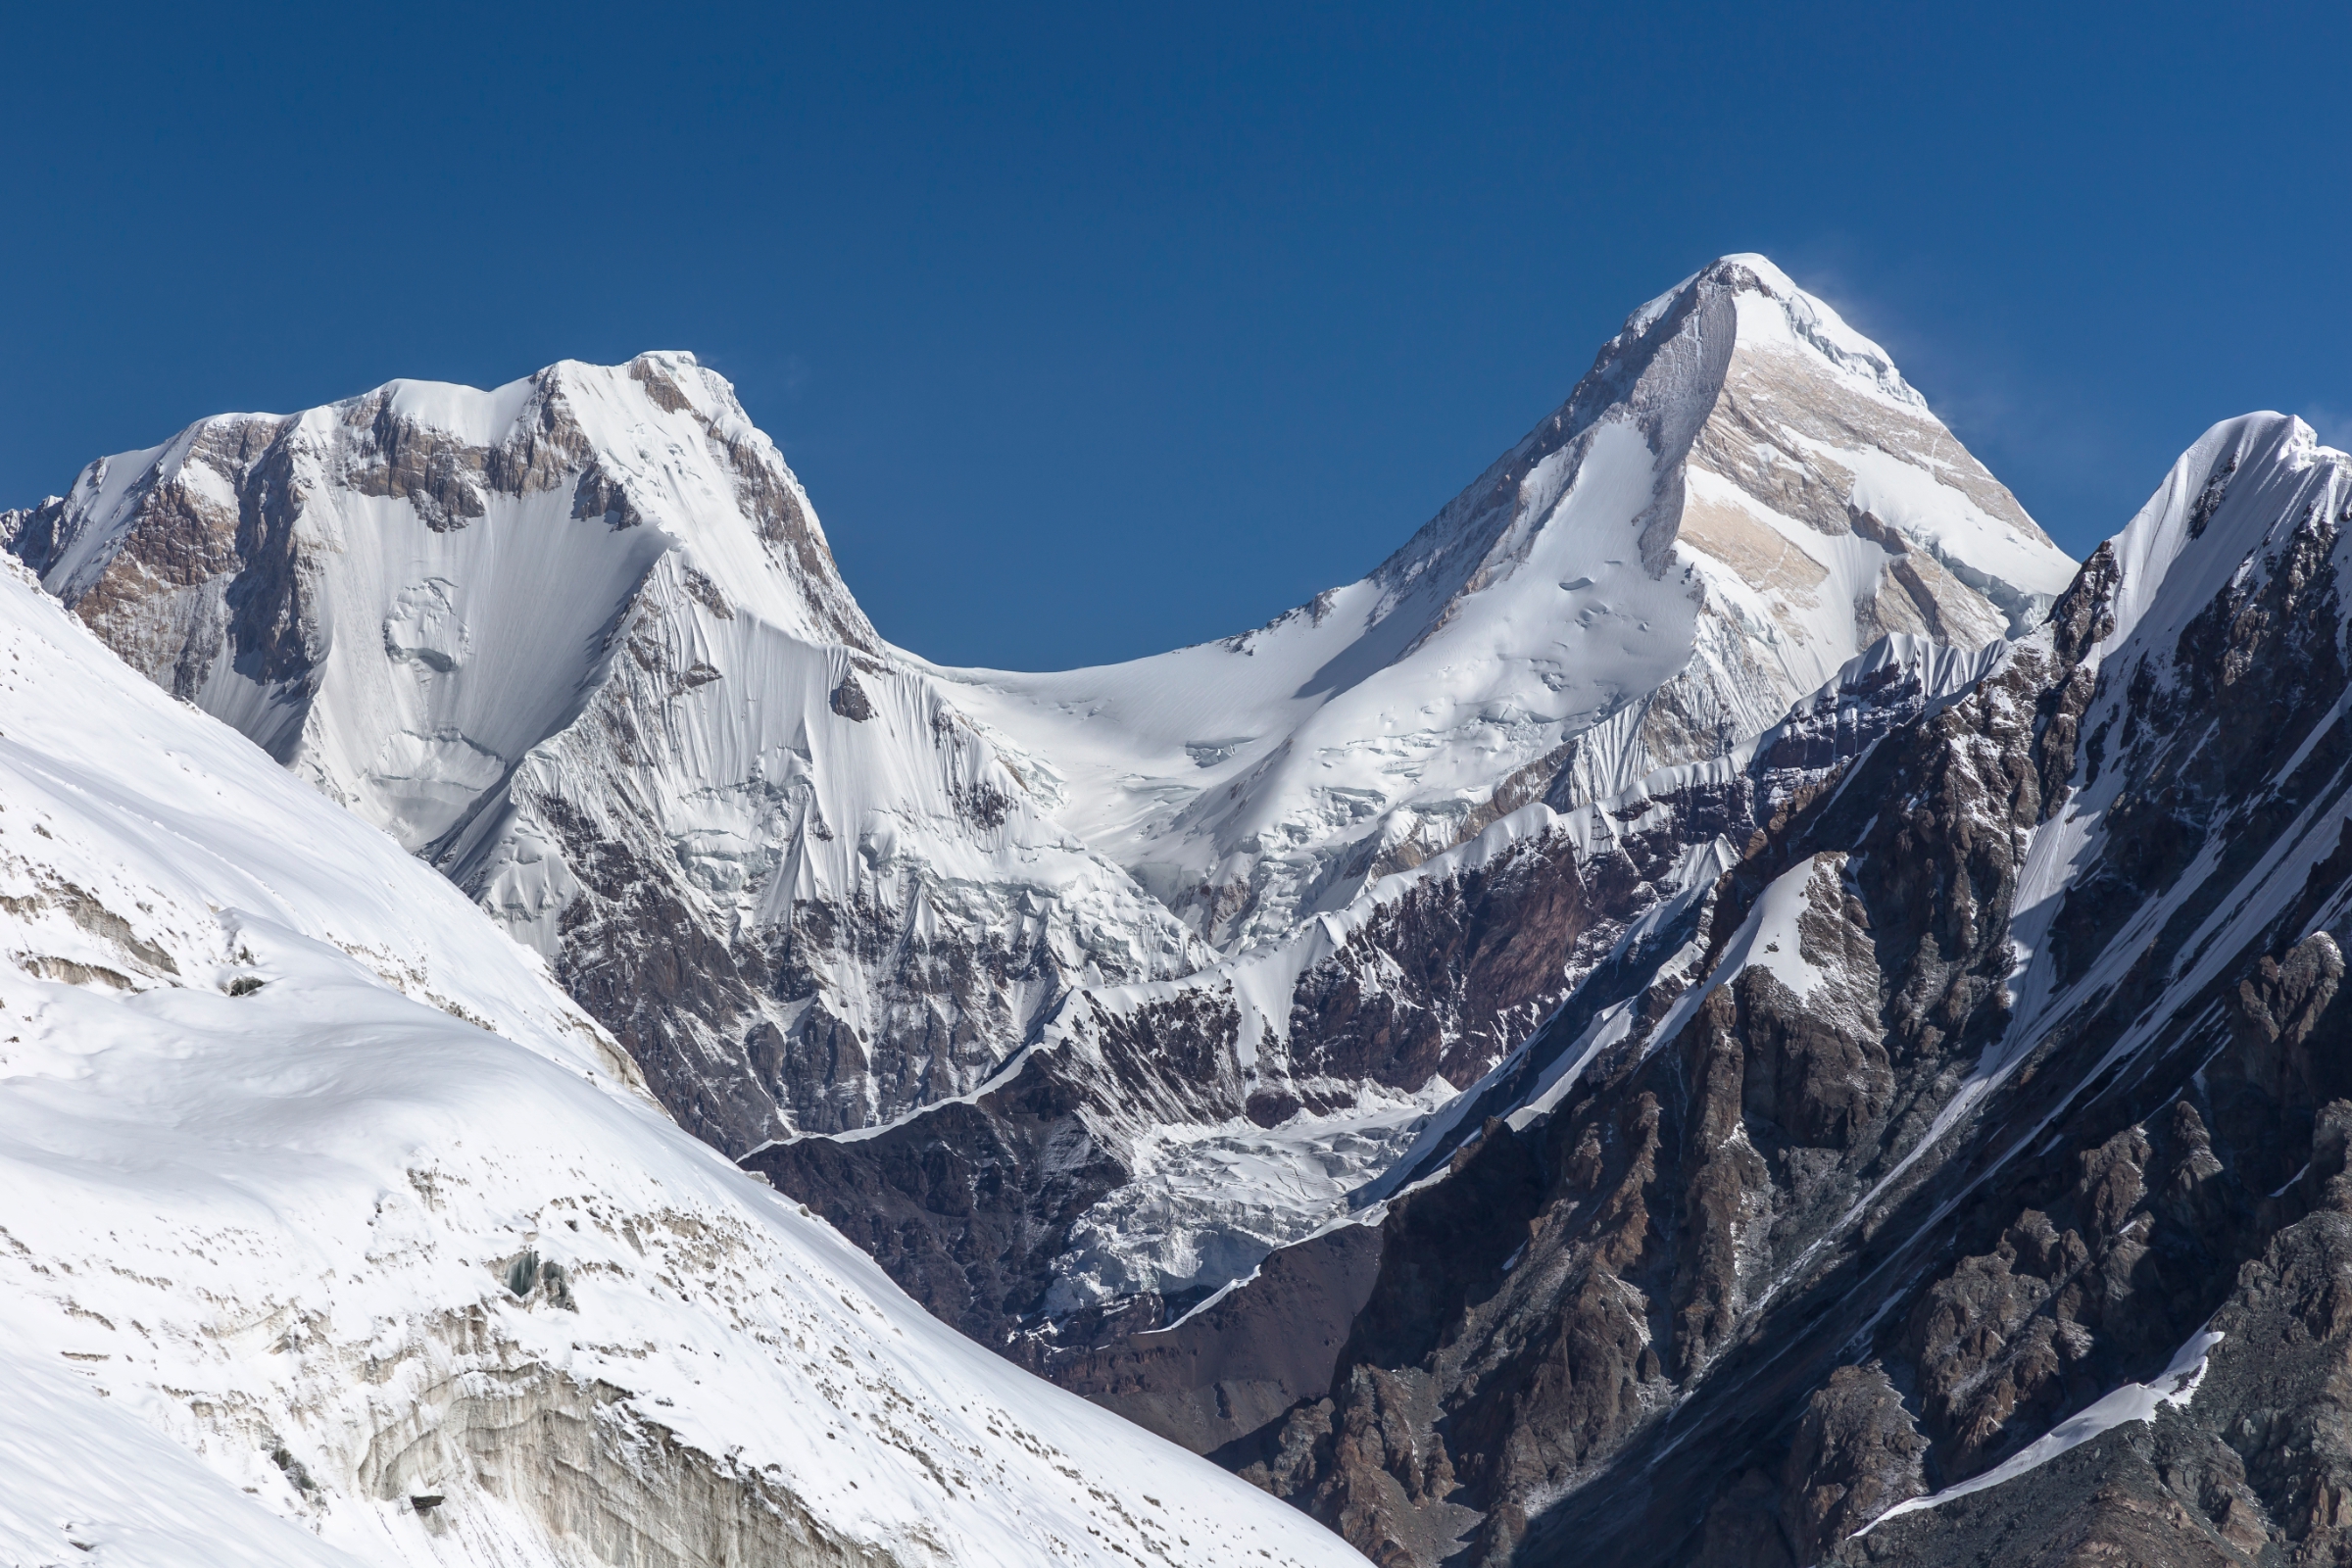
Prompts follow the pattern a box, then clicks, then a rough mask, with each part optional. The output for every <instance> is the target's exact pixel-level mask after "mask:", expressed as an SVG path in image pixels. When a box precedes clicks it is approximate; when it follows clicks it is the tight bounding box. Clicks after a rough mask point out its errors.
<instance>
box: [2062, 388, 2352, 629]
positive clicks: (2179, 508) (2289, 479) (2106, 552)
mask: <svg viewBox="0 0 2352 1568" xmlns="http://www.w3.org/2000/svg"><path fill="white" fill-rule="evenodd" d="M2326 522H2333V523H2335V524H2337V525H2342V524H2345V523H2352V455H2347V454H2345V453H2343V452H2339V451H2337V450H2335V449H2334V448H2332V447H2328V446H2324V445H2322V444H2321V442H2320V438H2319V435H2318V433H2317V432H2315V431H2314V430H2313V429H2312V427H2311V426H2310V425H2308V424H2306V423H2304V422H2303V421H2302V420H2301V419H2298V418H2295V417H2292V416H2291V415H2284V414H2274V413H2268V412H2265V413H2256V414H2244V415H2240V416H2238V417H2235V418H2232V419H2224V420H2223V421H2222V422H2220V423H2219V424H2216V425H2215V426H2213V428H2211V429H2209V430H2207V431H2206V432H2205V433H2204V434H2203V435H2202V436H2199V437H2198V438H2197V440H2196V441H2195V442H2194V443H2193V444H2192V445H2191V446H2190V447H2189V448H2188V450H2187V451H2185V452H2183V453H2182V454H2180V458H2179V460H2178V461H2176V462H2175V463H2174V465H2173V466H2172V469H2171V471H2170V472H2169V473H2167V474H2166V475H2165V478H2164V482H2163V483H2162V484H2161V485H2159V486H2157V488H2156V493H2155V494H2154V495H2152V496H2150V497H2149V498H2148V501H2147V504H2146V505H2145V506H2143V507H2141V508H2140V510H2139V512H2138V513H2137V515H2134V516H2133V517H2132V519H2131V523H2130V524H2129V525H2128V526H2127V527H2126V528H2125V529H2124V531H2123V532H2122V533H2120V534H2118V535H2117V536H2116V537H2115V539H2114V540H2113V541H2111V542H2110V543H2109V544H2107V545H2104V546H2102V547H2101V552H2102V555H2103V556H2104V557H2105V558H2106V560H2105V561H2104V562H2097V558H2094V562H2097V564H2101V565H2104V566H2106V567H2108V568H2109V569H2111V570H2112V571H2113V573H2114V575H2115V582H2114V584H2113V587H2112V590H2111V593H2110V597H2109V600H2108V611H2109V613H2110V615H2111V616H2112V620H2113V624H2112V626H2110V627H2109V628H2108V629H2107V630H2106V633H2105V635H2104V636H2103V637H2101V638H2100V639H2099V641H2100V642H2101V644H2102V645H2103V646H2104V647H2105V648H2107V649H2114V648H2120V647H2122V646H2124V645H2125V644H2126V643H2127V642H2130V641H2132V640H2134V639H2136V640H2138V641H2140V642H2142V643H2144V644H2146V645H2147V646H2149V647H2168V646H2170V645H2171V644H2172V643H2173V642H2175V641H2177V640H2178V638H2179V636H2180V631H2181V629H2182V626H2183V625H2184V624H2185V618H2186V617H2187V616H2188V615H2190V614H2192V613H2198V612H2200V611H2202V610H2203V608H2204V607H2205V606H2206V605H2207V604H2209V603H2210V602H2211V601H2212V600H2213V598H2214V596H2215V595H2216V594H2217V593H2219V592H2221V590H2222V589H2223V588H2224V587H2225V586H2229V585H2234V586H2236V587H2238V588H2240V589H2241V590H2242V589H2244V588H2246V587H2247V586H2248V585H2249V583H2250V582H2251V581H2252V580H2253V579H2255V578H2257V577H2260V576H2267V575H2268V573H2269V570H2270V569H2271V567H2272V565H2273V564H2274V563H2273V562H2272V561H2270V560H2269V559H2267V558H2269V557H2270V556H2273V555H2275V553H2276V552H2277V551H2278V548H2279V547H2280V546H2282V545H2283V544H2285V543H2286V542H2287V539H2288V537H2289V536H2291V535H2293V534H2294V533H2295V532H2296V531H2297V530H2299V529H2306V528H2309V527H2311V526H2313V525H2314V524H2315V523H2326ZM2176 579H2179V581H2176ZM2168 585H2170V586H2168ZM2160 603H2161V604H2163V605H2165V606H2168V607H2171V610H2172V613H2171V615H2170V617H2169V618H2168V619H2167V620H2166V622H2165V623H2163V624H2149V625H2143V624H2142V622H2143V621H2144V620H2146V618H2147V617H2148V616H2149V614H2150V613H2151V612H2152V611H2153V609H2154V608H2155V607H2156V606H2157V605H2159V604H2160Z"/></svg>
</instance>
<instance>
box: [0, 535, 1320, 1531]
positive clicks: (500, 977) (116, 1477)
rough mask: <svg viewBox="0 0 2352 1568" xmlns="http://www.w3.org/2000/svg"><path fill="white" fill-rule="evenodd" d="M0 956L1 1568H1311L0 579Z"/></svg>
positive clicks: (1205, 1479)
mask: <svg viewBox="0 0 2352 1568" xmlns="http://www.w3.org/2000/svg"><path fill="white" fill-rule="evenodd" d="M0 950H4V951H5V953H6V955H7V959H8V961H7V962H6V964H5V965H0V1024H4V1026H5V1028H4V1032H0V1373H4V1375H6V1377H7V1379H8V1384H9V1395H8V1397H6V1398H5V1399H0V1556H5V1557H6V1558H7V1559H8V1560H11V1561H18V1560H22V1561H25V1562H53V1561H61V1560H66V1559H69V1558H71V1559H72V1560H76V1561H78V1560H85V1559H83V1558H82V1557H81V1556H80V1554H79V1553H78V1552H75V1551H74V1550H73V1547H74V1546H79V1547H81V1548H83V1549H85V1550H88V1551H89V1552H90V1553H91V1556H90V1557H89V1558H88V1559H87V1560H92V1561H96V1562H100V1563H104V1562H108V1561H119V1562H123V1563H137V1564H141V1565H176V1564H197V1563H203V1564H221V1563H255V1564H259V1563H272V1564H275V1563H286V1562H298V1561H310V1562H319V1563H335V1564H350V1563H381V1564H394V1563H403V1564H424V1563H447V1564H461V1563H464V1564H484V1565H487V1564H492V1563H497V1564H502V1565H523V1564H588V1563H593V1562H628V1563H635V1564H678V1565H684V1564H701V1563H712V1562H737V1561H743V1562H755V1561H756V1562H776V1563H851V1562H858V1563H865V1562H877V1563H907V1564H913V1563H925V1564H948V1563H955V1564H967V1563H968V1564H980V1563H997V1564H1005V1565H1007V1568H1011V1565H1028V1564H1035V1563H1041V1562H1100V1563H1108V1562H1111V1561H1120V1562H1124V1563H1129V1564H1132V1563H1135V1562H1139V1561H1159V1562H1169V1563H1183V1562H1192V1563H1202V1564H1207V1563H1220V1564H1221V1563H1231V1562H1241V1561H1264V1560H1268V1558H1269V1557H1270V1558H1271V1559H1272V1560H1275V1561H1283V1562H1299V1563H1333V1564H1337V1563H1341V1562H1346V1561H1354V1560H1358V1559H1356V1558H1355V1557H1354V1556H1353V1553H1352V1552H1351V1551H1349V1550H1348V1548H1347V1547H1346V1546H1344V1545H1343V1544H1340V1543H1339V1542H1338V1541H1337V1540H1336V1539H1335V1538H1332V1537H1330V1536H1327V1535H1325V1534H1324V1533H1323V1532H1322V1531H1321V1530H1320V1528H1319V1527H1317V1526H1314V1525H1313V1524H1312V1523H1310V1522H1309V1521H1307V1520H1306V1519H1304V1518H1303V1517H1302V1516H1300V1515H1299V1514H1297V1513H1296V1512H1294V1511H1292V1510H1290V1509H1288V1508H1287V1507H1285V1506H1283V1505H1281V1504H1279V1503H1277V1502H1275V1501H1273V1500H1272V1499H1270V1498H1267V1497H1265V1496H1264V1495H1262V1494H1259V1493H1257V1492H1254V1491H1252V1490H1251V1489H1250V1488H1248V1487H1246V1486H1244V1485H1242V1484H1241V1483H1239V1482H1237V1481H1234V1480H1232V1479H1230V1478H1228V1477H1226V1476H1225V1475H1223V1474H1222V1473H1221V1472H1218V1471H1216V1470H1214V1469H1213V1468H1211V1467H1210V1466H1208V1465H1206V1464H1205V1463H1203V1462H1201V1461H1198V1460H1195V1459H1193V1458H1192V1457H1191V1456H1190V1455H1187V1454H1184V1453H1183V1452H1181V1451H1180V1450H1177V1449H1175V1448H1172V1447H1170V1446H1166V1445H1163V1444H1160V1443H1158V1442H1157V1441H1156V1440H1153V1439H1151V1438H1149V1437H1148V1436H1146V1435H1144V1434H1143V1433H1141V1432H1139V1431H1137V1430H1136V1429H1134V1428H1132V1427H1129V1426H1127V1425H1125V1424H1124V1423H1122V1422H1120V1421H1118V1420H1117V1419H1115V1418H1114V1417H1111V1416H1109V1415H1107V1414H1105V1413H1103V1412H1102V1411H1099V1410H1097V1409H1095V1408H1094V1407H1092V1406H1090V1405H1088V1404H1085V1403H1084V1402H1082V1401H1080V1400H1079V1399H1077V1398H1075V1397H1070V1396H1067V1395H1063V1394H1061V1393H1059V1392H1057V1391H1055V1390H1054V1389H1052V1388H1050V1387H1048V1386H1046V1385H1044V1384H1042V1383H1039V1382H1037V1381H1035V1380H1034V1379H1031V1378H1029V1377H1028V1376H1027V1375H1025V1374H1023V1373H1021V1372H1018V1371H1016V1370H1015V1369H1013V1368H1012V1367H1010V1366H1008V1365H1006V1364H1005V1363H1004V1362H1003V1361H1001V1360H999V1359H998V1358H996V1357H994V1356H992V1355H989V1354H988V1353H986V1352H984V1351H982V1350H980V1349H979V1348H977V1347H974V1346H972V1345H971V1344H969V1343H968V1342H967V1341H964V1340H962V1339H961V1338H959V1337H958V1336H956V1334H954V1333H953V1332H952V1331H950V1330H949V1329H947V1328H946V1327H945V1326H943V1325H941V1324H939V1323H938V1322H937V1321H935V1320H934V1319H932V1318H931V1317H929V1316H928V1315H926V1314H925V1313H924V1312H922V1311H921V1310H920V1309H918V1308H917V1307H916V1306H915V1305H914V1304H913V1303H912V1302H910V1301H908V1300H907V1299H906V1298H905V1297H904V1296H902V1295H901V1294H900V1293H899V1292H898V1291H897V1290H896V1289H895V1288H894V1287H893V1286H892V1285H891V1284H890V1282H889V1281H888V1280H887V1279H885V1278H884V1277H883V1275H882V1274H881V1272H880V1271H879V1270H878V1269H877V1268H876V1267H875V1266H874V1265H873V1264H872V1263H871V1262H870V1261H869V1260H868V1259H866V1258H865V1257H864V1256H863V1255H862V1254H860V1253H858V1251H857V1250H855V1249H853V1248H851V1247H849V1246H848V1245H847V1244H845V1243H844V1242H843V1241H841V1240H840V1238H839V1237H837V1236H836V1235H834V1234H833V1233H832V1232H831V1231H830V1230H829V1229H828V1228H827V1227H826V1226H824V1225H823V1224H822V1223H821V1222H819V1221H816V1220H813V1219H810V1218H809V1217H807V1216H806V1215H805V1213H804V1212H803V1211H802V1210H800V1209H799V1207H798V1206H797V1205H796V1204H794V1203H792V1202H790V1201H787V1200H785V1199H783V1198H781V1197H779V1196H778V1195H776V1194H774V1193H773V1192H771V1191H769V1190H768V1189H767V1188H765V1187H764V1186H762V1185H760V1184H759V1183H758V1182H757V1181H755V1180H754V1179H753V1178H750V1177H748V1176H746V1175H744V1174H743V1173H741V1172H740V1171H738V1170H736V1169H734V1168H733V1167H732V1166H730V1165H728V1164H727V1163H726V1161H725V1160H724V1159H722V1158H721V1157H720V1156H719V1155H717V1154H716V1153H715V1152H713V1151H711V1149H709V1148H708V1147H707V1146H706V1145H704V1144H702V1143H700V1142H698V1141H697V1140H695V1139H693V1138H691V1137H689V1136H688V1135H687V1134H685V1133H684V1132H683V1131H681V1130H680V1129H678V1128H677V1127H676V1126H675V1125H674V1124H672V1123H671V1122H670V1121H669V1120H667V1119H666V1118H665V1117H664V1116H663V1115H662V1112H661V1111H660V1110H659V1108H658V1107H656V1106H655V1105H654V1104H653V1103H651V1102H650V1101H649V1100H648V1099H647V1097H646V1096H645V1095H644V1093H643V1092H642V1090H641V1089H640V1088H639V1087H638V1086H637V1085H636V1083H635V1080H634V1074H633V1072H632V1070H631V1069H630V1067H629V1064H628V1063H627V1061H626V1059H625V1058H624V1057H622V1056H620V1055H619V1054H617V1053H616V1052H615V1051H614V1050H613V1048H612V1047H611V1046H610V1044H608V1043H607V1042H606V1040H605V1039H604V1038H603V1037H602V1036H601V1034H600V1033H599V1031H598V1030H597V1028H596V1027H595V1026H594V1025H593V1024H592V1023H591V1022H590V1021H589V1020H588V1019H587V1017H586V1016H585V1015H584V1014H582V1013H581V1012H580V1011H579V1009H578V1008H577V1007H576V1006H575V1005H572V1004H571V1003H569V1002H568V1001H567V1000H566V999H565V998H564V996H563V995H562V994H561V993H560V992H558V991H557V990H556V989H555V987H554V986H553V985H552V984H551V983H550V982H549V980H548V978H547V976H546V974H545V971H544V969H543V967H542V965H541V963H540V961H539V960H538V959H537V958H536V956H533V955H531V954H530V953H528V952H527V951H526V950H524V949H522V948H520V947H517V946H515V945H514V944H513V943H511V942H509V941H508V940H507V939H506V938H505V937H503V936H502V935H500V934H499V933H498V932H497V931H496V930H495V928H494V927H492V926H491V925H490V924H489V923H488V922H487V920H486V919H485V918H484V917H483V916H482V914H481V913H480V912H479V911H478V910H477V909H475V908H474V907H471V905H470V904H469V903H468V902H467V901H466V898H465V897H464V896H463V895H462V894H461V893H460V892H459V890H458V889H456V888H455V887H453V886H451V885H450V884H449V883H448V882H446V881H445V880H443V879H442V878H441V877H439V876H438V875H436V874H435V873H434V872H432V871H431V870H430V869H429V868H428V867H427V866H425V865H423V864H422V863H420V862H418V861H417V860H416V859H414V858H411V857H409V856H408V855H406V854H405V853H403V851H402V849H401V848H400V846H399V845H398V844H397V843H395V842H394V841H393V840H392V839H390V838H387V837H384V836H383V835H381V834H379V833H377V832H376V831H374V830H373V829H371V828H369V827H368V826H367V825H365V824H364V823H362V822H360V821H359V820H357V819H356V818H355V817H353V816H352V815H350V814H348V813H347V812H345V811H343V810H342V809H339V808H337V807H335V806H334V805H332V804H331V803H329V802H328V801H326V800H325V799H323V798H322V797H320V796H319V795H318V794H317V793H315V792H314V791H312V790H310V789H308V788H306V787H305V786H303V785H302V784H301V783H299V782H298V781H297V780H296V779H294V778H293V777H291V776H290V775H288V774H287V773H285V772H283V771H281V770H280V769H279V768H278V767H277V766H275V765H274V764H273V763H272V761H271V760H270V758H269V757H267V756H266V755H264V754H263V753H262V752H261V751H259V750H257V749H255V748H254V747H252V746H251V745H249V744H248V743H247V742H246V741H244V740H243V739H242V738H241V737H239V736H237V735H236V734H234V733H233V732H232V731H230V730H228V729H226V728H225V727H223V726H221V725H219V724H217V723H215V722H214V721H213V720H211V719H209V718H206V717H204V716H203V715H201V714H198V713H194V712H191V711H188V710H187V709H185V708H184V707H181V706H179V705H177V704H175V703H174V702H173V701H172V699H170V698H169V697H167V696H165V695H164V694H163V693H161V692H159V691H158V690H156V689H155V688H154V687H153V686H151V685H150V684H148V683H147V682H146V681H144V680H141V679H139V678H138V677H137V676H136V675H135V674H134V673H133V672H132V671H131V670H130V669H128V668H127V667H125V666H124V665H123V663H122V662H119V661H118V660H117V659H116V658H115V657H114V656H113V655H112V654H110V653H109V652H107V651H106V650H105V649H104V648H103V647H101V646H100V645H99V644H98V642H97V641H96V640H95V639H94V638H92V637H91V636H90V635H89V634H88V633H87V632H86V631H85V630H84V629H83V628H82V627H81V626H79V625H77V624H75V623H74V622H73V621H72V620H71V619H69V618H68V617H67V616H66V615H65V614H64V613H61V612H60V611H59V610H58V608H57V607H56V606H55V604H54V603H53V602H51V601H50V600H48V599H47V598H46V597H45V596H43V595H42V594H41V593H40V592H39V590H38V588H37V587H36V586H35V585H34V584H33V583H32V582H31V581H30V580H29V579H27V578H25V577H24V576H22V575H20V574H18V573H17V572H16V571H15V570H14V569H13V568H11V569H10V570H9V571H8V572H7V573H5V574H0ZM433 1498H438V1499H439V1500H438V1501H437V1502H433V1501H420V1500H419V1499H433Z"/></svg>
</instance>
